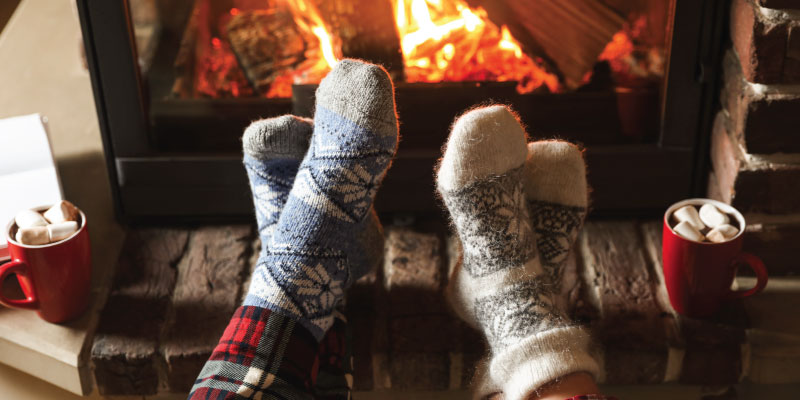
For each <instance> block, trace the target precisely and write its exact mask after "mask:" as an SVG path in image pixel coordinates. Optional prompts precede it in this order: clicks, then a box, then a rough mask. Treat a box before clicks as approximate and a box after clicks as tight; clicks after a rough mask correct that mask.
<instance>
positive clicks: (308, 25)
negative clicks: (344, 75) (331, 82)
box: [267, 0, 341, 97]
mask: <svg viewBox="0 0 800 400" xmlns="http://www.w3.org/2000/svg"><path fill="white" fill-rule="evenodd" d="M286 5H287V6H288V7H289V10H290V11H291V13H292V17H293V19H294V22H295V24H297V26H298V27H299V28H300V29H301V30H303V31H305V32H306V33H309V34H311V35H313V36H315V37H316V38H317V40H318V42H319V43H317V45H316V46H310V47H309V49H308V50H307V51H306V54H305V57H306V61H304V62H303V63H301V64H300V65H299V66H298V67H297V68H295V69H294V70H292V71H289V72H287V73H284V74H282V75H279V76H277V77H276V78H275V80H274V81H273V83H272V85H271V86H270V90H269V92H267V97H291V95H292V84H295V83H298V84H302V83H317V82H319V81H320V80H322V78H323V77H324V76H325V75H326V74H327V73H328V71H330V70H331V68H333V66H334V65H336V62H337V61H338V59H339V58H341V57H340V56H339V55H338V54H341V46H340V45H339V44H338V43H337V41H336V40H335V39H334V37H333V35H331V34H330V33H329V29H328V27H327V25H326V24H325V22H324V21H323V19H322V17H321V16H320V13H319V10H317V8H316V7H315V6H314V4H313V3H312V2H309V1H307V0H286Z"/></svg>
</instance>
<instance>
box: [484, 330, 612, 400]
mask: <svg viewBox="0 0 800 400" xmlns="http://www.w3.org/2000/svg"><path fill="white" fill-rule="evenodd" d="M575 372H587V373H589V374H591V375H592V376H593V377H594V378H595V379H599V378H600V377H601V376H600V374H601V373H602V368H601V366H600V363H599V362H598V360H597V358H596V357H595V356H594V355H593V354H592V352H591V338H590V337H589V335H588V334H587V333H586V331H584V330H583V329H582V328H580V327H576V326H572V327H565V328H556V329H551V330H548V331H545V332H541V333H538V334H535V335H532V336H529V337H527V338H525V339H523V340H521V341H520V342H519V343H517V344H515V345H512V346H510V347H508V348H505V349H503V350H502V351H500V352H497V353H495V354H494V355H493V356H492V360H491V363H490V365H489V375H490V378H491V380H493V381H494V382H498V383H499V384H500V386H501V387H502V391H503V393H504V394H505V396H504V398H505V399H506V400H517V399H525V398H526V397H527V396H529V395H530V394H531V393H533V392H534V391H536V390H537V389H539V388H540V387H542V386H543V385H545V384H547V383H549V382H552V381H554V380H557V379H559V378H561V377H564V376H566V375H569V374H572V373H575ZM487 394H489V393H487Z"/></svg>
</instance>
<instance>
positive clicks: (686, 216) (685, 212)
mask: <svg viewBox="0 0 800 400" xmlns="http://www.w3.org/2000/svg"><path fill="white" fill-rule="evenodd" d="M672 215H674V216H675V218H676V219H677V220H678V221H680V222H688V223H689V224H691V225H692V227H693V228H694V229H695V230H698V231H700V230H703V229H705V227H706V226H705V225H703V221H701V220H700V216H699V215H698V214H697V209H696V208H694V206H684V207H681V208H679V209H678V210H677V211H675V212H674V213H673V214H672ZM45 216H47V215H46V214H45Z"/></svg>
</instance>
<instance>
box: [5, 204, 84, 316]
mask: <svg viewBox="0 0 800 400" xmlns="http://www.w3.org/2000/svg"><path fill="white" fill-rule="evenodd" d="M46 209H47V207H41V208H40V209H37V211H44V210H46ZM78 223H79V228H78V231H77V232H75V233H73V234H72V236H70V237H68V238H66V239H64V240H61V241H59V242H55V243H50V244H45V245H38V246H31V245H25V244H21V243H18V242H17V241H16V240H14V234H15V233H16V224H15V223H14V221H13V220H12V221H11V222H10V223H9V224H8V226H7V227H6V233H7V235H8V250H9V253H10V255H11V261H10V262H8V263H6V264H3V265H0V283H2V282H4V281H5V279H6V278H7V277H8V276H9V275H11V274H16V276H17V280H18V281H19V284H20V287H21V288H22V292H23V293H24V295H25V298H24V299H10V298H8V297H7V296H6V295H5V294H4V293H3V291H2V286H0V303H2V304H3V305H5V306H8V307H16V308H24V309H28V310H36V311H37V312H38V313H39V316H40V317H42V319H44V320H45V321H48V322H53V323H58V322H66V321H69V320H71V319H74V318H76V317H78V316H80V315H81V314H82V313H83V312H84V311H85V310H86V307H87V306H88V305H89V291H90V287H91V281H92V257H91V251H90V247H89V231H88V230H87V229H86V216H85V215H84V214H83V212H81V213H80V221H78Z"/></svg>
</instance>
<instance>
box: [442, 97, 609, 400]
mask: <svg viewBox="0 0 800 400" xmlns="http://www.w3.org/2000/svg"><path fill="white" fill-rule="evenodd" d="M525 142H526V138H525V132H524V131H523V129H522V127H521V126H520V124H519V122H518V121H517V119H516V118H515V116H514V115H513V114H512V113H511V112H510V111H509V110H508V109H507V108H505V107H503V106H492V107H485V108H479V109H476V110H473V111H471V112H469V113H467V114H465V115H464V116H462V117H460V118H459V119H458V120H457V121H456V123H455V124H454V126H453V129H452V132H451V134H450V138H449V139H448V143H447V147H446V149H445V153H444V156H443V157H442V161H441V164H440V166H439V169H438V171H437V187H438V190H439V192H440V194H441V195H442V198H443V199H444V202H445V205H446V206H447V209H448V211H449V212H450V214H451V217H452V220H453V224H454V226H455V229H456V231H457V233H458V237H459V239H460V240H461V243H462V246H463V259H462V262H461V265H460V267H457V268H456V270H455V271H454V273H453V274H452V277H451V281H450V287H449V288H448V294H449V296H450V298H451V301H452V302H453V305H454V308H455V309H456V311H457V312H458V313H459V314H460V315H461V316H462V317H464V318H465V319H466V320H467V321H468V322H470V323H471V324H473V325H474V326H475V327H477V328H479V329H480V330H482V331H483V332H484V334H485V335H486V338H487V340H488V342H489V344H490V348H491V356H490V361H489V363H488V366H487V370H486V371H485V374H484V376H483V377H482V378H481V380H482V381H481V382H479V385H478V388H477V390H478V391H477V393H476V395H477V396H479V397H484V396H486V395H489V394H491V393H492V392H497V391H502V392H503V393H504V396H505V398H506V399H521V398H524V397H525V396H527V395H529V394H530V393H532V392H534V391H535V390H536V389H537V388H539V387H541V386H542V385H544V384H546V383H548V382H550V381H552V380H555V379H558V378H559V377H562V376H565V375H568V374H570V373H573V372H579V371H586V372H589V373H590V374H593V375H595V376H596V375H597V374H598V373H599V366H598V363H597V361H596V360H595V359H594V358H593V357H592V356H591V355H590V354H589V337H588V335H587V334H586V333H585V332H584V331H583V330H582V329H580V328H579V327H576V326H574V325H573V324H572V323H571V322H570V321H569V319H568V318H567V317H566V316H565V315H563V314H562V313H561V312H560V311H559V310H558V308H557V307H556V305H555V295H554V290H555V288H554V286H555V285H554V284H553V282H552V281H551V278H550V276H551V275H553V274H551V273H549V272H548V268H551V267H549V266H547V265H546V264H550V263H557V261H555V260H556V258H553V259H552V260H549V261H544V260H542V257H540V256H539V255H538V250H537V244H538V242H537V240H536V234H535V232H534V226H533V225H532V222H534V223H535V222H536V221H532V220H531V216H530V214H529V213H530V210H529V207H528V198H527V196H526V191H525V187H524V182H525V181H526V176H527V175H526V174H527V173H526V170H525V168H526V165H525V163H526V158H528V157H527V155H528V150H527V147H526V143H525ZM534 193H535V191H534ZM535 199H538V197H535ZM535 211H538V209H536V210H535Z"/></svg>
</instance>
